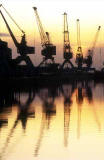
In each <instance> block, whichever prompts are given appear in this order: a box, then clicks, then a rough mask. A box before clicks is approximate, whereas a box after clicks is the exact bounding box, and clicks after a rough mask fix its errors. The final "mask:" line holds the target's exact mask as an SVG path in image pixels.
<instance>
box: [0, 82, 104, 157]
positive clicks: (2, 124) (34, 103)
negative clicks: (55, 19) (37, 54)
mask: <svg viewBox="0 0 104 160" xmlns="http://www.w3.org/2000/svg"><path fill="white" fill-rule="evenodd" d="M35 159H36V160H104V84H103V83H99V84H96V83H94V82H92V81H91V82H73V84H63V85H59V86H56V85H53V86H50V87H49V86H48V87H41V88H39V87H36V88H35V87H34V88H31V89H27V90H22V89H21V90H16V89H11V88H10V89H9V90H7V91H1V92H0V160H35Z"/></svg>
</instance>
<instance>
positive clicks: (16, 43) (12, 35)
mask: <svg viewBox="0 0 104 160" xmlns="http://www.w3.org/2000/svg"><path fill="white" fill-rule="evenodd" d="M0 13H1V16H2V18H3V20H4V22H5V24H6V26H7V28H8V31H9V33H10V35H11V37H12V39H13V42H14V44H15V46H16V47H17V48H18V47H19V45H18V42H17V40H16V38H15V36H14V34H13V32H12V31H11V29H10V27H9V25H8V23H7V21H6V19H5V17H4V15H3V13H2V12H1V10H0Z"/></svg>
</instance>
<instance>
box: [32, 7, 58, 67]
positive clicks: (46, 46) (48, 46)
mask: <svg viewBox="0 0 104 160" xmlns="http://www.w3.org/2000/svg"><path fill="white" fill-rule="evenodd" d="M33 9H34V11H35V15H36V20H37V24H38V29H39V33H40V38H41V45H42V48H43V49H42V51H41V54H42V56H44V57H43V61H42V62H41V63H40V64H39V66H41V65H43V64H45V63H47V61H48V60H51V61H52V63H54V57H53V55H56V46H54V45H53V44H52V43H51V42H50V37H49V33H48V32H44V29H43V26H42V23H41V21H40V17H39V15H38V12H37V8H36V7H33Z"/></svg>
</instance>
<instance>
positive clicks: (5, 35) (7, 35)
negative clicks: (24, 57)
mask: <svg viewBox="0 0 104 160" xmlns="http://www.w3.org/2000/svg"><path fill="white" fill-rule="evenodd" d="M0 37H10V35H9V34H8V33H0Z"/></svg>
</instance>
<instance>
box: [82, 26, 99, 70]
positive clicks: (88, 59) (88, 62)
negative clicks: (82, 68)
mask: <svg viewBox="0 0 104 160" xmlns="http://www.w3.org/2000/svg"><path fill="white" fill-rule="evenodd" d="M100 29H101V26H99V27H98V29H97V32H96V34H95V38H94V41H93V46H92V48H91V49H89V50H88V53H87V56H86V57H85V58H84V63H85V64H86V66H87V68H90V67H91V65H92V58H93V54H94V50H95V47H96V43H97V40H98V36H99V32H100Z"/></svg>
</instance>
